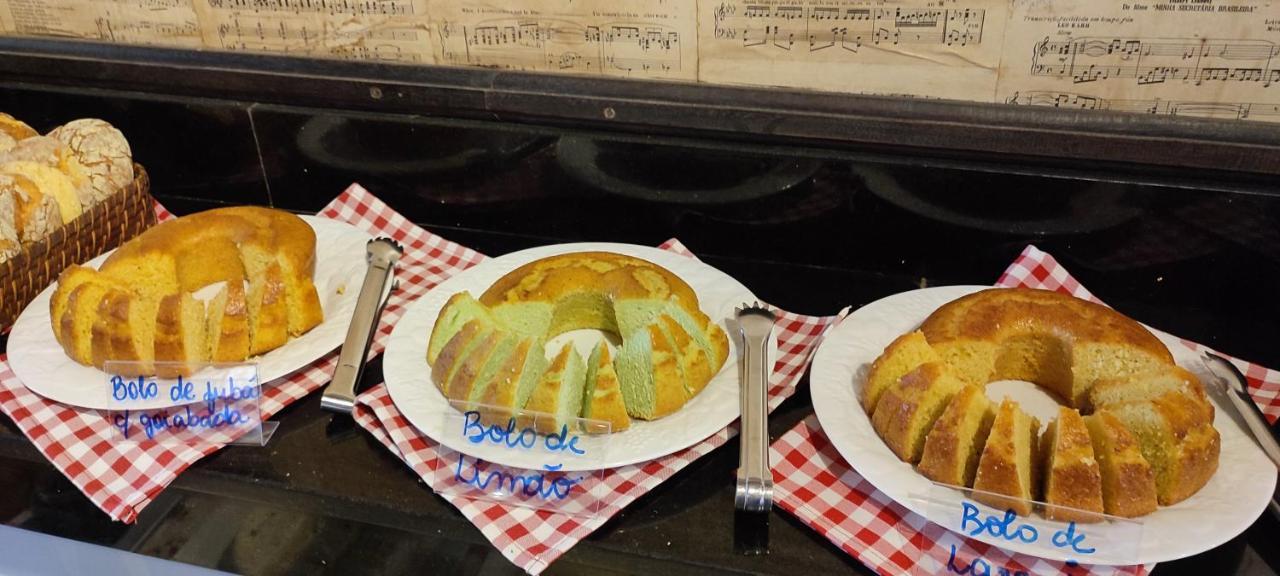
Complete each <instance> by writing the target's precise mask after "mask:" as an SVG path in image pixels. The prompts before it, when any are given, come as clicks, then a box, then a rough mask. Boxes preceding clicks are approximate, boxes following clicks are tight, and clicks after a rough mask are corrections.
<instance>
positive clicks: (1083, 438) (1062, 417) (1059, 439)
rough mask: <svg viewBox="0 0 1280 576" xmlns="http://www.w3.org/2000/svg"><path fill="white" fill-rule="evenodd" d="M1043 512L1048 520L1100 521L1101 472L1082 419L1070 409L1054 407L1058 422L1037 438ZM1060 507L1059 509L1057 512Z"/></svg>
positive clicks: (1101, 505) (1074, 410) (1101, 509)
mask: <svg viewBox="0 0 1280 576" xmlns="http://www.w3.org/2000/svg"><path fill="white" fill-rule="evenodd" d="M1040 451H1041V454H1042V456H1041V462H1043V464H1042V468H1041V469H1042V470H1044V501H1045V503H1046V504H1051V506H1048V507H1047V508H1046V510H1045V516H1046V517H1047V518H1049V519H1050V520H1061V521H1064V522H1066V521H1075V522H1098V521H1100V520H1102V516H1101V513H1102V512H1103V504H1102V472H1101V471H1100V469H1099V466H1098V460H1097V459H1096V458H1095V457H1094V455H1093V441H1092V440H1091V439H1090V438H1089V428H1088V427H1087V426H1085V423H1084V418H1082V417H1081V416H1080V412H1078V411H1076V409H1074V408H1068V407H1066V406H1059V407H1058V418H1057V419H1056V420H1054V421H1053V422H1050V423H1049V427H1048V429H1046V430H1045V432H1044V436H1042V437H1041V438H1040ZM1058 506H1061V508H1058Z"/></svg>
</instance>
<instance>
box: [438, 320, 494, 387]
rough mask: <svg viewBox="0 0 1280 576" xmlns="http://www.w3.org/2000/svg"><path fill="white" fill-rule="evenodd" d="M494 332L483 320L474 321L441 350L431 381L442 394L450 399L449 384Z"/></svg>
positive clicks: (459, 331) (467, 324)
mask: <svg viewBox="0 0 1280 576" xmlns="http://www.w3.org/2000/svg"><path fill="white" fill-rule="evenodd" d="M492 331H493V330H492V329H490V328H489V325H488V324H487V323H486V322H484V321H481V320H472V321H471V322H467V323H466V324H464V325H463V326H462V329H461V330H458V332H457V334H454V335H453V338H450V339H449V342H448V343H446V344H445V345H444V347H443V348H441V349H440V355H439V356H437V357H436V361H435V363H434V364H432V365H431V381H432V382H435V384H436V387H437V388H439V389H440V392H441V393H442V394H444V395H445V397H446V398H448V397H449V395H448V391H449V383H450V382H452V381H453V376H454V374H456V373H457V372H458V370H459V369H460V368H461V367H462V365H463V363H464V362H465V361H466V359H467V357H468V356H470V355H471V351H472V350H474V349H475V347H476V346H478V345H479V344H480V343H481V342H483V341H484V340H485V338H486V337H487V336H488V335H489V333H490V332H492Z"/></svg>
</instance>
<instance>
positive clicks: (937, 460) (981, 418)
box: [917, 385, 996, 486]
mask: <svg viewBox="0 0 1280 576" xmlns="http://www.w3.org/2000/svg"><path fill="white" fill-rule="evenodd" d="M995 417H996V415H995V411H994V410H992V409H991V401H990V400H988V399H987V397H986V396H985V395H984V394H983V391H982V388H980V387H978V386H971V385H966V386H965V387H964V388H963V389H961V390H960V391H959V392H957V393H956V395H955V396H954V397H952V398H951V402H950V403H949V404H947V409H946V411H944V412H943V413H942V417H940V418H938V421H937V422H935V423H934V425H933V428H932V429H930V430H929V433H928V435H927V436H925V440H924V451H923V453H922V455H921V456H920V465H919V467H918V468H917V469H918V470H919V471H920V473H921V474H924V476H925V477H926V478H928V479H930V480H933V481H934V482H942V483H943V484H950V485H952V486H972V485H973V475H974V474H975V473H976V472H977V470H978V457H979V456H981V454H982V447H983V445H985V444H986V442H987V434H989V433H990V432H991V423H992V421H994V420H995Z"/></svg>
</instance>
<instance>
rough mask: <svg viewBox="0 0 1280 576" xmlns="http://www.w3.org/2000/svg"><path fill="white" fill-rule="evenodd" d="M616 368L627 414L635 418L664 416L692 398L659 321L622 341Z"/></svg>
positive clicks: (650, 418)
mask: <svg viewBox="0 0 1280 576" xmlns="http://www.w3.org/2000/svg"><path fill="white" fill-rule="evenodd" d="M614 370H615V371H617V374H618V382H619V383H620V384H621V387H622V399H623V402H624V403H625V404H626V406H627V414H629V415H630V416H631V417H633V418H641V419H644V420H653V419H656V418H661V417H663V416H666V415H667V414H670V413H672V412H675V411H676V410H679V409H680V407H681V406H684V403H685V402H686V401H687V400H688V398H689V396H688V393H687V392H685V389H684V383H683V381H682V377H681V375H680V365H679V363H678V361H677V359H676V355H675V351H674V350H673V349H672V348H671V346H670V345H669V344H668V343H667V339H666V336H664V335H663V334H662V329H661V328H660V327H658V325H656V324H650V325H649V326H647V327H646V328H645V329H643V330H638V331H636V333H634V334H632V335H631V336H630V338H628V339H626V340H624V341H623V344H622V348H621V349H620V350H619V351H618V358H617V360H615V361H614Z"/></svg>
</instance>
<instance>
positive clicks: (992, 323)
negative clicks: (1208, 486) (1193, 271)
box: [861, 288, 1220, 520]
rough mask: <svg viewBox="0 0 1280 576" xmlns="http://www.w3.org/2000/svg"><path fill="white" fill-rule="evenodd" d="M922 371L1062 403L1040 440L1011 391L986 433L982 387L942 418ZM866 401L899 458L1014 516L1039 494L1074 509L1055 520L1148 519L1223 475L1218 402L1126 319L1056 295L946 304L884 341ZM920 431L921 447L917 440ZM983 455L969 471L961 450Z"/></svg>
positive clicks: (970, 298) (958, 398) (1001, 295)
mask: <svg viewBox="0 0 1280 576" xmlns="http://www.w3.org/2000/svg"><path fill="white" fill-rule="evenodd" d="M922 371H924V372H922ZM927 373H936V374H942V373H948V374H951V375H952V378H954V379H956V380H958V381H960V382H963V383H964V384H966V385H968V386H972V387H976V389H977V390H979V391H981V390H982V389H984V388H985V386H986V384H987V383H988V382H992V381H995V380H1006V379H1014V380H1025V381H1029V382H1034V383H1036V384H1038V385H1040V386H1041V387H1043V388H1044V389H1046V390H1047V391H1049V392H1051V393H1053V394H1054V395H1055V396H1057V397H1058V398H1059V399H1060V401H1061V403H1062V404H1063V405H1064V406H1062V407H1061V409H1060V411H1059V416H1058V418H1057V419H1056V420H1054V421H1053V422H1052V423H1051V424H1050V425H1049V428H1048V430H1047V431H1046V432H1045V434H1044V435H1043V436H1042V437H1041V436H1039V427H1038V424H1037V423H1036V421H1035V420H1034V419H1033V418H1031V417H1029V416H1027V415H1025V414H1023V413H1022V411H1021V410H1020V409H1019V408H1018V406H1017V405H1016V403H1014V402H1012V401H1009V400H1007V399H1006V401H1005V402H1003V403H1002V404H1001V406H1000V408H999V410H997V412H996V416H995V420H994V423H992V424H990V432H989V433H988V434H986V436H985V438H983V437H982V436H983V433H982V432H981V430H982V428H983V427H984V424H982V421H983V419H984V418H986V416H985V415H986V414H987V413H988V411H989V410H990V407H989V405H987V404H985V403H983V402H981V401H979V400H977V399H976V398H977V397H980V396H981V395H982V394H981V393H978V392H968V391H967V390H964V389H954V390H953V391H952V394H954V395H955V396H954V398H952V399H951V400H950V405H948V406H947V407H946V408H947V410H946V411H945V412H943V414H942V416H941V417H936V415H935V416H934V418H936V422H935V421H934V419H933V418H930V417H927V416H926V415H925V414H924V413H923V412H920V411H919V410H920V408H921V403H920V401H919V400H918V398H919V396H920V388H919V387H920V386H921V384H920V382H919V377H920V375H921V374H927ZM909 384H911V386H908V385H909ZM955 390H958V391H955ZM861 400H862V405H863V409H864V410H866V411H867V412H868V413H869V414H871V420H872V425H873V427H874V428H875V430H876V433H877V434H878V435H879V436H880V437H881V438H883V439H884V441H885V443H886V444H887V445H888V446H889V448H890V450H892V451H893V452H894V453H895V454H896V455H897V456H898V457H899V458H901V459H902V460H904V461H907V462H915V461H916V460H915V458H917V457H919V465H918V469H919V471H920V472H921V473H922V474H924V475H925V476H926V477H928V478H930V479H931V480H935V481H938V482H944V483H948V484H964V485H966V486H970V487H973V488H975V489H978V490H985V491H988V492H993V493H996V494H999V495H1003V496H1007V497H1008V498H1003V499H998V503H999V505H1002V506H1009V507H1012V508H1014V509H1015V511H1018V512H1019V513H1025V512H1029V511H1030V505H1029V504H1027V503H1025V502H1023V501H1022V500H1025V499H1027V498H1030V497H1031V496H1037V495H1040V494H1043V496H1044V497H1045V499H1046V501H1047V502H1048V503H1050V504H1055V505H1058V506H1063V507H1067V508H1070V509H1064V508H1052V507H1051V509H1050V510H1049V514H1050V515H1052V516H1054V517H1056V518H1060V519H1079V520H1085V519H1093V516H1092V514H1095V513H1097V512H1100V511H1105V512H1106V513H1108V514H1115V515H1120V516H1128V517H1132V516H1140V515H1143V514H1148V513H1150V512H1152V511H1154V510H1155V508H1156V502H1157V501H1158V503H1159V504H1160V505H1170V504H1174V503H1176V502H1179V501H1181V500H1183V499H1185V498H1187V497H1189V496H1191V495H1192V494H1194V493H1195V492H1196V491H1198V490H1199V489H1200V488H1201V487H1203V486H1204V485H1205V483H1207V482H1208V481H1209V478H1210V477H1211V476H1212V475H1213V473H1214V471H1215V470H1216V469H1217V462H1218V453H1219V450H1220V446H1219V443H1220V438H1219V436H1218V432H1217V430H1216V429H1215V428H1214V427H1213V417H1214V409H1213V405H1212V403H1210V402H1209V400H1208V398H1207V396H1206V395H1205V392H1204V388H1203V386H1202V385H1201V384H1200V382H1199V380H1198V379H1197V378H1196V377H1195V375H1193V374H1191V373H1190V372H1188V371H1186V370H1184V369H1182V368H1179V367H1178V366H1177V365H1175V364H1174V362H1173V357H1172V355H1171V354H1170V353H1169V351H1168V349H1166V348H1165V347H1164V345H1163V344H1162V343H1161V342H1160V341H1159V340H1158V339H1157V338H1156V337H1155V336H1154V335H1152V334H1151V333H1150V332H1149V331H1147V330H1146V329H1145V328H1143V327H1142V325H1140V324H1138V323H1137V322H1135V321H1133V320H1132V319H1129V318H1127V317H1125V316H1123V315H1121V314H1119V313H1117V312H1115V311H1113V310H1111V309H1110V308H1107V307H1105V306H1101V305H1098V304H1094V303H1091V302H1086V301H1084V300H1080V299H1077V298H1073V297H1071V296H1067V295H1064V294H1059V293H1056V292H1049V291H1044V290H1032V289H1022V288H1019V289H990V290H982V291H979V292H975V293H973V294H970V295H967V296H964V297H961V298H958V299H956V300H954V301H952V302H949V303H947V304H944V305H943V306H942V307H940V308H938V309H937V310H936V311H934V312H933V313H932V314H930V315H929V317H928V318H926V319H925V320H924V322H923V323H922V324H921V326H920V328H919V329H918V330H916V331H913V332H908V333H906V334H903V335H902V336H899V337H898V338H897V339H895V340H894V341H893V342H892V343H890V344H889V345H888V346H887V347H885V350H884V352H883V353H882V354H881V355H880V356H879V357H878V358H876V359H875V361H874V362H873V363H872V364H871V367H870V369H869V371H868V372H867V378H866V382H865V383H864V385H863V388H862V391H861ZM930 406H931V407H932V408H933V409H936V410H941V408H938V407H936V406H933V405H930ZM953 412H954V413H953ZM1095 412H1096V413H1095ZM1082 413H1084V414H1091V413H1092V415H1090V416H1088V417H1085V418H1082V417H1081V414H1082ZM922 422H925V423H926V424H924V426H923V428H922V427H921V423H922ZM1024 434H1030V435H1031V438H1030V439H1029V440H1024V439H1023V438H1022V437H1023V435H1024ZM935 437H936V440H935ZM919 438H923V439H924V449H923V454H922V453H921V452H920V451H918V450H916V449H914V446H913V445H912V442H914V441H917V439H919ZM970 439H976V440H973V441H976V442H977V445H976V446H972V445H969V444H966V442H969V441H971V440H970ZM1038 442H1039V443H1041V444H1042V448H1041V452H1037V451H1036V450H1035V449H1034V448H1035V446H1036V445H1037V443H1038ZM1028 446H1030V447H1031V448H1032V451H1031V452H1029V453H1028V452H1026V449H1027V447H1028ZM966 447H968V450H966V449H965V448H966ZM978 452H980V453H981V456H980V458H979V459H978V465H977V471H976V473H970V472H968V466H969V465H970V463H969V462H967V461H966V458H965V456H966V455H968V454H970V453H978ZM1024 454H1025V455H1026V458H1027V460H1026V461H1024ZM1041 468H1043V472H1044V474H1043V480H1038V479H1037V478H1039V476H1038V472H1037V470H1039V469H1041ZM1095 478H1096V481H1095V480H1094V479H1095Z"/></svg>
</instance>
